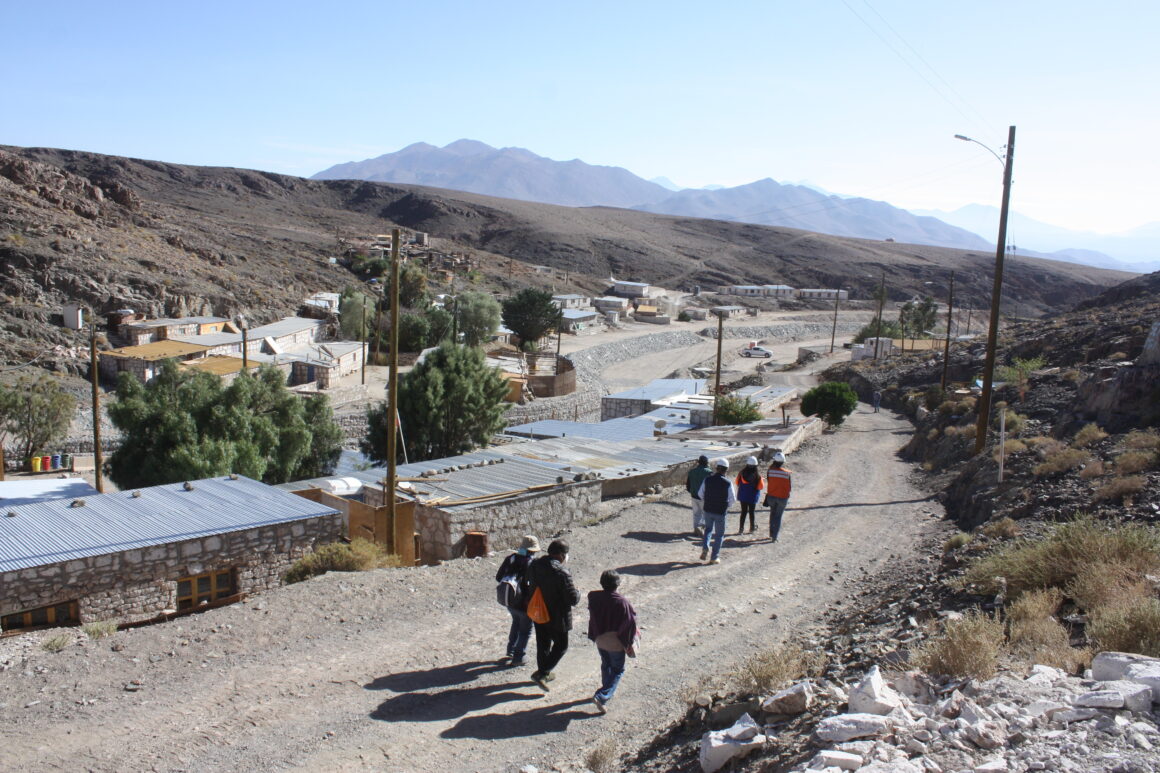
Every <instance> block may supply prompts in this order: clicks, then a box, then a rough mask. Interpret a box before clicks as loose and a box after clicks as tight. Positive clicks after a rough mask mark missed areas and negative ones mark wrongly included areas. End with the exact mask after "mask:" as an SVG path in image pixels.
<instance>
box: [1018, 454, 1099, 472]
mask: <svg viewBox="0 0 1160 773" xmlns="http://www.w3.org/2000/svg"><path fill="white" fill-rule="evenodd" d="M1091 458H1092V457H1091V454H1089V453H1088V452H1087V451H1080V450H1079V449H1077V448H1061V449H1060V450H1058V451H1050V452H1048V453H1047V454H1046V456H1044V458H1043V461H1042V462H1041V463H1039V464H1037V465H1035V469H1033V470H1032V471H1031V472H1032V473H1033V474H1034V475H1035V476H1036V477H1042V476H1044V475H1059V474H1060V473H1064V472H1069V471H1070V470H1074V469H1075V468H1076V467H1079V466H1080V465H1081V464H1086V463H1087V462H1088V461H1089V460H1090V459H1091Z"/></svg>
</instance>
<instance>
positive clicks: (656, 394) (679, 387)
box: [605, 378, 707, 400]
mask: <svg viewBox="0 0 1160 773" xmlns="http://www.w3.org/2000/svg"><path fill="white" fill-rule="evenodd" d="M706 383H707V382H706V381H705V379H701V378H658V379H653V380H652V381H651V382H649V383H648V384H646V385H645V386H642V387H636V388H635V389H629V390H626V391H624V392H617V393H615V394H611V395H605V397H611V398H615V399H618V400H663V399H665V398H666V397H678V396H680V395H681V394H687V395H695V394H698V393H699V392H700V391H701V390H702V389H704V388H705V384H706Z"/></svg>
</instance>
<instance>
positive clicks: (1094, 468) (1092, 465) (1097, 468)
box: [1079, 459, 1104, 480]
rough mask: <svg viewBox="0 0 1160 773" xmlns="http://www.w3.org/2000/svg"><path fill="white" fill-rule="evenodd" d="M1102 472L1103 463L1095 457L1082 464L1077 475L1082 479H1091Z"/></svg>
mask: <svg viewBox="0 0 1160 773" xmlns="http://www.w3.org/2000/svg"><path fill="white" fill-rule="evenodd" d="M1103 474H1104V463H1103V462H1101V461H1100V460H1099V459H1095V460H1093V461H1091V462H1088V463H1087V464H1085V465H1084V467H1083V469H1082V470H1080V471H1079V476H1080V477H1081V478H1083V479H1084V480H1091V479H1092V478H1098V477H1100V476H1101V475H1103Z"/></svg>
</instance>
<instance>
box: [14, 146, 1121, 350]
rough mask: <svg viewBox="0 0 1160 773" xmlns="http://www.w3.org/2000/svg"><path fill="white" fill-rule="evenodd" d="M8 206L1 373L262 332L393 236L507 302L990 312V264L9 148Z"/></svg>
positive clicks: (1065, 267) (425, 193) (1023, 283)
mask: <svg viewBox="0 0 1160 773" xmlns="http://www.w3.org/2000/svg"><path fill="white" fill-rule="evenodd" d="M0 195H2V196H3V201H4V204H3V207H2V208H0V262H2V264H3V266H4V272H3V275H2V276H0V358H3V360H5V361H9V362H11V361H24V360H28V359H31V358H32V357H35V356H37V355H41V356H44V355H43V353H44V352H45V351H46V350H51V349H52V347H54V346H60V347H65V348H67V347H71V346H74V345H76V344H77V339H76V337H75V334H71V333H68V332H67V331H64V330H63V329H62V328H61V327H59V324H58V323H54V320H53V315H54V314H59V311H60V306H61V305H62V304H63V303H67V302H70V301H73V302H80V303H83V304H88V305H92V306H93V307H94V308H96V309H97V310H98V311H100V312H104V311H109V310H112V309H116V308H121V307H125V306H130V307H133V308H135V309H137V310H139V311H147V312H150V313H153V314H158V315H162V314H168V315H180V314H185V313H191V314H216V315H223V316H224V315H230V314H234V313H237V312H246V313H247V314H248V315H249V316H250V317H251V318H252V319H253V320H254V321H255V322H258V323H261V322H265V321H268V320H270V319H273V318H275V317H278V316H281V315H285V314H290V313H293V312H294V310H295V309H296V308H297V307H298V305H299V303H300V302H301V300H302V299H303V298H304V297H305V296H307V295H309V294H310V293H312V292H316V291H334V290H340V289H342V288H343V287H344V286H346V285H348V284H350V283H352V282H353V281H355V280H356V278H355V277H354V276H353V275H351V274H350V273H349V272H348V271H346V270H345V269H344V268H342V267H341V266H338V265H333V264H331V263H329V261H328V257H330V256H333V255H335V254H336V252H337V248H338V243H339V242H338V240H339V239H340V238H350V237H357V236H363V235H370V234H375V233H382V232H384V231H386V230H388V229H389V228H390V227H391V226H393V225H398V226H402V227H405V228H411V229H415V230H418V231H425V232H428V233H430V234H431V236H432V238H433V239H434V240H435V242H434V243H435V244H436V245H437V246H438V247H439V248H441V249H445V250H459V251H470V252H473V253H475V254H476V255H477V256H479V257H480V260H481V263H482V265H483V269H484V271H483V274H484V279H483V281H484V282H485V283H486V282H488V281H492V280H494V281H495V282H496V283H497V286H498V285H499V284H500V283H501V282H502V279H501V278H502V276H503V275H504V273H505V272H504V270H503V268H504V266H506V265H507V262H508V261H507V260H505V259H506V258H514V259H515V260H517V261H523V262H524V263H532V264H544V265H549V266H554V267H558V268H561V269H566V270H568V271H570V272H573V273H574V274H579V275H581V276H576V277H575V283H576V285H577V286H578V287H586V288H589V289H598V288H600V286H601V283H602V281H603V280H605V279H607V277H609V276H615V277H617V278H620V279H624V278H629V279H635V280H640V281H647V282H651V283H656V284H660V285H663V286H666V287H675V288H680V287H685V288H691V287H692V286H694V285H701V286H704V287H715V286H716V285H719V284H725V283H729V284H733V283H746V282H755V283H756V282H761V283H784V284H790V285H794V286H798V287H817V286H835V285H840V286H842V287H847V288H850V289H851V290H852V294H853V296H854V297H862V298H865V297H867V296H868V294H869V292H870V289H871V287H872V286H873V285H874V284H876V282H877V281H878V279H879V277H880V276H881V275H882V274H883V273H885V275H886V284H887V287H888V289H889V292H890V295H891V297H893V298H907V297H910V296H911V295H913V294H917V293H923V292H934V293H935V294H936V295H937V294H939V292H940V290H941V288H943V287H945V284H946V280H947V278H948V277H949V274H950V271H951V270H955V271H956V288H957V290H956V292H957V294H958V296H959V298H960V299H962V301H961V302H965V303H970V304H972V305H975V306H980V305H983V304H984V302H985V299H986V298H988V297H989V292H990V289H989V288H990V281H991V280H990V267H991V265H992V262H993V257H992V256H991V255H989V254H984V253H973V252H964V251H961V250H952V249H945V248H938V247H922V246H915V245H905V244H896V243H893V242H875V241H867V240H859V239H843V238H836V237H829V236H824V235H819V234H813V233H809V232H804V231H796V230H791V229H784V228H773V227H764V226H756V225H745V224H739V223H728V222H722V221H714V220H701V219H692V218H679V217H670V216H664V215H653V214H648V213H642V212H635V211H631V210H620V209H608V208H570V207H560V206H553V205H546V204H533V203H527V202H519V201H513V200H508V199H496V198H491V197H487V196H479V195H474V194H467V193H457V192H450V191H442V190H438V189H432V188H423V187H418V186H401V185H387V184H379V183H369V182H360V181H312V180H305V179H301V178H297V177H287V176H282V175H275V174H269V173H265V172H255V171H248V170H240V169H226V168H217V167H191V166H181V165H177V164H166V163H160V162H155V161H143V160H137V159H127V158H119V157H114V156H102V155H97V154H92V153H82V152H74V151H66V150H52V149H40V148H12V147H7V148H0ZM1008 265H1009V268H1008V274H1007V283H1006V287H1007V291H1006V292H1007V294H1006V296H1005V297H1006V299H1008V301H1009V302H1012V303H1017V304H1019V305H1020V307H1021V310H1022V312H1023V313H1031V312H1035V311H1054V310H1057V309H1060V308H1062V307H1066V306H1070V305H1072V304H1074V303H1076V302H1078V301H1081V300H1083V299H1085V298H1089V297H1091V296H1094V295H1096V294H1097V293H1098V292H1100V291H1102V290H1104V289H1107V288H1108V287H1111V286H1113V285H1115V284H1118V283H1119V282H1122V281H1124V280H1125V279H1128V278H1129V275H1126V274H1123V273H1120V272H1113V271H1107V270H1102V269H1095V268H1088V267H1083V266H1077V265H1073V264H1067V263H1059V262H1054V261H1046V260H1040V259H1024V258H1017V259H1014V260H1012V261H1010V262H1009V264H1008ZM489 274H490V275H491V277H492V279H491V280H489V279H488V275H489ZM52 360H53V357H52V355H51V354H49V355H48V356H46V362H50V363H51V362H52Z"/></svg>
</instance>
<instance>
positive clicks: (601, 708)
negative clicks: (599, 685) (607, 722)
mask: <svg viewBox="0 0 1160 773" xmlns="http://www.w3.org/2000/svg"><path fill="white" fill-rule="evenodd" d="M592 702H593V703H595V704H596V710H597V711H599V712H600V713H601V714H607V713H608V709H606V708H604V701H602V700H600V696H598V695H593V696H592Z"/></svg>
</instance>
